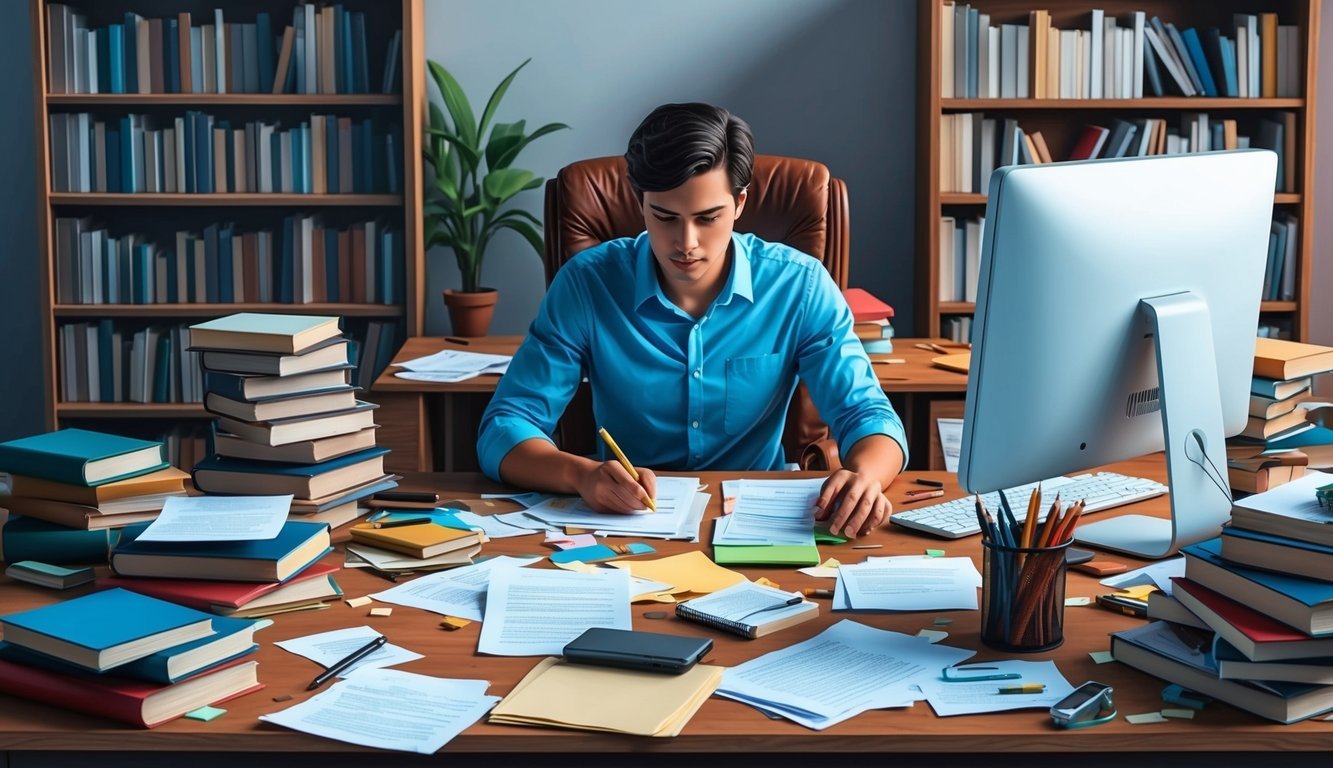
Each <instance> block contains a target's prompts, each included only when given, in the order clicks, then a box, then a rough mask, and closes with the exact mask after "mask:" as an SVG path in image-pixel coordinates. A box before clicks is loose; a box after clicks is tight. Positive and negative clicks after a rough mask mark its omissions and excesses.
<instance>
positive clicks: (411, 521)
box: [370, 517, 434, 528]
mask: <svg viewBox="0 0 1333 768" xmlns="http://www.w3.org/2000/svg"><path fill="white" fill-rule="evenodd" d="M430 522H434V521H432V520H431V519H430V518H429V517H408V518H404V519H402V520H385V521H384V522H382V523H371V524H370V527H371V528H401V527H402V526H404V525H423V524H425V523H430Z"/></svg>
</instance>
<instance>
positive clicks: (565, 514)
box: [524, 477, 708, 539]
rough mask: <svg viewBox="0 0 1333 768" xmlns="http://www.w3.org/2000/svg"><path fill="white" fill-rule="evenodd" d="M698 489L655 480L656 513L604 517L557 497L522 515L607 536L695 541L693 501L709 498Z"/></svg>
mask: <svg viewBox="0 0 1333 768" xmlns="http://www.w3.org/2000/svg"><path fill="white" fill-rule="evenodd" d="M698 487H699V478H697V477H659V478H657V499H656V504H657V511H656V512H650V511H649V510H647V509H643V510H640V511H638V512H636V513H634V514H629V515H613V514H606V513H602V512H597V511H595V510H593V509H592V508H591V507H589V506H588V504H587V502H585V501H584V500H583V499H581V498H579V497H578V496H560V497H555V498H552V499H549V500H547V501H544V502H542V503H540V504H535V505H533V506H532V507H530V508H528V510H527V511H526V512H525V513H524V514H526V515H527V516H529V517H535V518H537V519H538V520H541V521H542V522H545V523H547V524H548V525H552V526H557V527H565V528H569V527H573V528H582V529H586V530H590V531H598V532H601V533H604V534H607V535H625V536H658V537H669V538H685V539H697V538H698V536H699V521H700V520H701V519H702V517H703V506H700V505H698V504H696V497H698V498H703V499H705V500H706V499H707V498H708V495H707V494H700V493H699V491H698ZM705 505H706V501H705ZM696 510H697V512H696Z"/></svg>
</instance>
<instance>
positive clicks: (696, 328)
mask: <svg viewBox="0 0 1333 768" xmlns="http://www.w3.org/2000/svg"><path fill="white" fill-rule="evenodd" d="M694 330H696V331H697V330H699V324H698V323H695V324H694Z"/></svg>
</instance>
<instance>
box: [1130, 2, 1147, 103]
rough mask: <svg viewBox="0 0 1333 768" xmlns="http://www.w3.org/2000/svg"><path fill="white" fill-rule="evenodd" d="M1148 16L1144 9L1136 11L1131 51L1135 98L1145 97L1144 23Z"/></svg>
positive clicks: (1133, 94) (1131, 77)
mask: <svg viewBox="0 0 1333 768" xmlns="http://www.w3.org/2000/svg"><path fill="white" fill-rule="evenodd" d="M1146 18H1147V16H1146V14H1145V13H1144V12H1143V11H1134V50H1133V51H1132V52H1131V53H1130V57H1131V61H1133V64H1134V71H1133V73H1132V74H1131V75H1130V79H1131V81H1132V82H1133V85H1134V91H1133V93H1132V94H1131V95H1132V97H1133V98H1135V99H1141V98H1143V30H1144V26H1143V24H1144V21H1145V19H1146Z"/></svg>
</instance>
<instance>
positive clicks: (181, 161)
mask: <svg viewBox="0 0 1333 768" xmlns="http://www.w3.org/2000/svg"><path fill="white" fill-rule="evenodd" d="M175 123H176V143H175V144H174V145H172V150H173V152H174V153H175V155H176V160H175V167H176V191H177V192H185V191H186V189H185V166H186V160H185V118H183V117H178V118H176V119H175ZM190 159H191V160H193V159H194V158H190Z"/></svg>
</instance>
